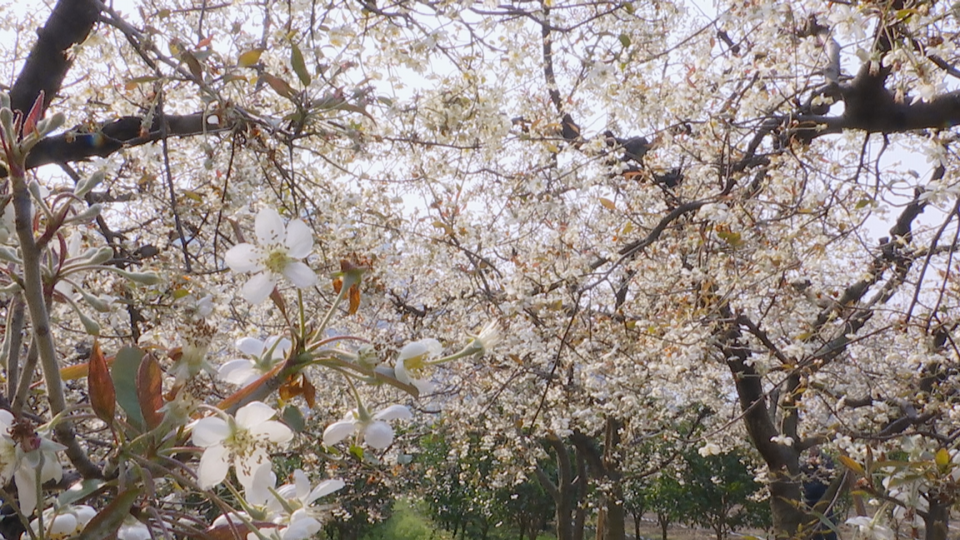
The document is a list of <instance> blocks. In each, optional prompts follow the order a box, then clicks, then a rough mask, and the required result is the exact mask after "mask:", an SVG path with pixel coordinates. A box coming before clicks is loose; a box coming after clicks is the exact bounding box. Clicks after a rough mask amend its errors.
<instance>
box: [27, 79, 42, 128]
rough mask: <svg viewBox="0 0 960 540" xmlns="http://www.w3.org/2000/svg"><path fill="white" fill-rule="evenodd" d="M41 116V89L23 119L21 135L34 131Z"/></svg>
mask: <svg viewBox="0 0 960 540" xmlns="http://www.w3.org/2000/svg"><path fill="white" fill-rule="evenodd" d="M41 118H43V90H41V91H40V95H39V96H37V100H36V101H34V102H33V107H30V112H29V113H27V117H26V118H25V119H24V121H23V135H24V136H26V135H29V134H31V133H33V132H34V131H36V130H37V122H39V121H40V119H41Z"/></svg>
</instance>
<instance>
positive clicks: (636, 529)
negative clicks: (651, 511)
mask: <svg viewBox="0 0 960 540" xmlns="http://www.w3.org/2000/svg"><path fill="white" fill-rule="evenodd" d="M641 519H643V512H637V513H635V514H633V537H634V538H635V539H636V540H640V520H641Z"/></svg>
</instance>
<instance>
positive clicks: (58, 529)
mask: <svg viewBox="0 0 960 540" xmlns="http://www.w3.org/2000/svg"><path fill="white" fill-rule="evenodd" d="M96 515H97V511H96V510H94V509H93V507H90V506H87V505H85V504H80V505H76V506H73V505H68V506H61V507H59V508H47V509H46V510H44V511H43V527H44V534H43V535H40V519H39V518H38V519H34V520H33V521H31V522H30V528H31V529H33V533H34V534H35V535H37V536H42V537H43V538H49V539H59V538H73V537H74V536H75V535H77V534H79V533H80V531H82V530H83V528H84V527H86V526H87V524H88V523H90V520H91V519H93V517H94V516H96ZM20 538H21V540H23V539H27V538H31V536H30V535H29V534H27V533H23V534H21V535H20Z"/></svg>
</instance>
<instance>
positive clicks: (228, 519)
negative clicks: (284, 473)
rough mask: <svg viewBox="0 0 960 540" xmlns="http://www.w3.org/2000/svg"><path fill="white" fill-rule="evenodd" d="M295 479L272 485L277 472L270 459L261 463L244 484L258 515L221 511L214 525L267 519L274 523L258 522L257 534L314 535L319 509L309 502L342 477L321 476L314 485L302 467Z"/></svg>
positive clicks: (292, 538)
mask: <svg viewBox="0 0 960 540" xmlns="http://www.w3.org/2000/svg"><path fill="white" fill-rule="evenodd" d="M293 476H294V483H293V484H285V485H283V486H280V487H279V488H275V487H274V486H275V485H276V482H277V476H276V475H275V474H274V473H273V470H272V469H271V467H270V464H269V463H264V464H261V465H260V466H259V467H257V470H256V472H254V474H253V482H252V483H251V484H250V485H249V486H246V487H245V488H244V490H245V495H246V500H247V502H248V503H249V504H251V505H252V506H254V507H256V508H257V510H256V511H255V512H254V514H257V515H258V516H261V517H259V518H258V519H257V520H252V519H251V517H250V515H248V514H246V513H243V512H240V513H230V514H222V515H220V516H219V517H217V519H216V520H214V522H213V527H214V528H217V527H224V526H227V525H229V524H230V523H233V524H235V525H237V526H243V525H244V522H245V521H248V522H249V521H264V520H267V521H270V522H271V523H272V524H273V526H262V525H261V526H260V527H259V528H258V533H259V535H262V536H263V537H266V538H271V539H275V540H306V539H308V538H312V537H314V535H316V534H317V533H318V532H319V531H320V530H321V529H322V528H323V524H322V523H321V522H320V520H319V518H318V516H319V512H317V511H316V509H314V508H312V507H311V506H310V505H312V504H313V502H314V501H316V500H317V499H319V498H320V497H323V496H326V495H329V494H330V493H333V492H334V491H336V490H338V489H340V488H342V487H343V485H344V483H343V481H342V480H324V481H323V482H320V484H318V485H317V486H316V487H315V488H312V489H311V487H310V480H309V479H308V478H307V475H306V474H304V472H303V471H301V470H299V469H297V470H296V471H294V473H293ZM258 538H260V536H258V534H257V533H254V532H251V533H249V534H248V535H247V539H248V540H256V539H258Z"/></svg>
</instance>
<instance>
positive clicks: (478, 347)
mask: <svg viewBox="0 0 960 540" xmlns="http://www.w3.org/2000/svg"><path fill="white" fill-rule="evenodd" d="M471 337H472V338H473V341H471V342H470V344H469V345H468V347H470V348H471V349H473V352H474V354H480V355H484V354H490V351H491V350H493V347H494V346H495V345H496V344H497V343H500V339H501V335H500V327H499V324H498V323H497V321H490V322H488V323H487V324H486V325H485V326H484V327H483V328H482V329H480V333H479V334H477V335H475V336H471Z"/></svg>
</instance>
